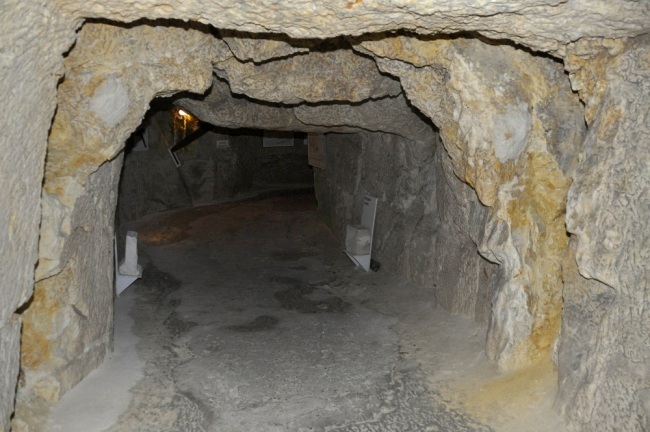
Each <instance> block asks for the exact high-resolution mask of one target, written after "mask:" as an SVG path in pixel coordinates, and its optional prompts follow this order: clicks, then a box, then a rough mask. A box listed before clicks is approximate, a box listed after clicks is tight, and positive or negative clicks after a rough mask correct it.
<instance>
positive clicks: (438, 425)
mask: <svg viewBox="0 0 650 432" xmlns="http://www.w3.org/2000/svg"><path fill="white" fill-rule="evenodd" d="M122 228H123V229H129V230H135V231H137V232H138V233H139V248H140V260H141V263H142V265H143V267H144V275H143V278H142V279H141V280H139V281H137V282H136V283H135V284H134V285H132V286H131V287H130V288H129V289H128V290H127V291H125V293H123V294H122V295H121V296H120V297H119V298H118V299H117V303H116V312H115V313H116V335H115V352H114V353H113V354H112V356H111V358H110V359H109V360H107V361H106V362H105V364H104V365H102V366H101V367H100V369H99V370H98V371H96V372H93V373H92V374H91V375H90V376H89V377H88V378H86V379H85V380H84V381H83V382H82V383H81V384H80V385H79V386H78V387H77V388H75V389H73V390H72V391H70V392H69V394H67V395H66V396H65V397H64V398H63V400H62V402H61V403H60V404H59V406H57V407H56V408H55V410H54V414H53V417H52V430H66V431H81V430H83V431H87V432H90V431H95V430H97V431H99V430H109V431H136V430H137V431H154V430H155V431H181V430H182V431H217V430H218V431H253V430H255V431H286V430H296V431H298V430H328V431H389V430H400V431H423V430H440V431H489V430H493V429H492V428H491V427H490V426H488V425H487V424H485V422H484V421H482V420H479V419H477V418H476V417H475V415H474V414H472V413H468V412H467V410H466V409H463V408H460V406H456V407H455V406H454V404H453V403H450V399H449V395H448V394H447V395H445V396H444V397H443V394H442V392H443V388H445V385H443V383H445V382H447V381H448V379H449V375H450V374H451V375H452V376H455V377H456V378H458V377H462V376H463V375H467V374H468V371H470V370H471V371H474V372H473V373H477V371H478V372H480V373H485V370H481V369H480V368H484V367H486V361H485V356H484V354H483V343H484V339H485V328H484V327H483V326H480V325H478V324H476V323H474V322H472V321H471V320H470V319H468V318H462V317H457V316H451V315H449V314H448V313H446V312H444V311H442V310H439V309H436V308H435V304H434V302H433V301H432V298H431V296H430V294H428V293H426V292H423V291H422V290H418V289H417V288H415V287H414V286H413V285H412V284H410V283H408V282H406V281H404V280H402V279H400V278H398V277H396V276H391V275H389V274H387V273H385V272H382V271H381V270H380V271H379V272H377V273H372V272H370V273H365V272H362V271H360V270H357V269H355V268H354V266H353V265H352V264H351V262H350V261H349V260H348V258H347V257H346V256H345V255H344V254H343V253H342V252H341V247H340V241H339V240H338V239H336V238H335V237H334V236H333V234H332V232H331V231H330V230H329V229H328V228H327V227H326V226H325V224H324V223H322V221H321V219H320V217H319V215H318V213H317V212H316V202H315V200H314V197H313V196H312V195H310V194H307V193H289V194H284V195H277V196H272V197H266V198H259V199H252V200H245V201H239V202H232V203H222V204H213V205H206V206H200V207H194V208H187V209H181V210H173V211H168V212H161V213H156V214H152V215H148V216H145V217H143V218H140V219H139V220H137V221H133V222H130V223H127V224H125V226H123V227H122ZM425 359H426V362H425V361H424V360H425ZM422 364H425V365H426V366H425V367H424V368H423V367H422ZM477 367H478V368H479V369H477ZM475 382H476V381H475ZM431 383H437V384H435V385H432V384H431ZM98 388H101V389H103V390H102V391H101V392H97V389H98ZM538 396H539V395H538ZM502 408H503V407H502ZM518 409H524V411H523V413H524V414H525V415H524V417H525V418H526V419H527V420H528V421H530V420H531V416H533V415H538V414H539V412H540V408H539V407H537V411H536V412H535V411H533V410H530V411H525V409H526V408H525V407H524V406H523V405H522V404H520V405H518ZM543 410H544V408H542V410H541V411H543ZM500 414H501V415H504V414H505V412H502V413H500ZM520 414H521V413H520ZM546 414H547V415H549V414H550V415H551V417H550V418H557V416H555V415H554V414H552V413H550V412H546ZM549 423H551V422H547V423H545V424H543V427H544V428H546V429H544V428H540V429H539V430H562V429H558V428H557V427H558V426H559V423H555V424H551V425H550V426H549ZM548 427H550V429H548ZM528 430H533V429H528Z"/></svg>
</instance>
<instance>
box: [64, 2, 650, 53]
mask: <svg viewBox="0 0 650 432" xmlns="http://www.w3.org/2000/svg"><path fill="white" fill-rule="evenodd" d="M61 9H62V11H63V12H64V13H65V14H67V15H68V16H70V17H73V18H112V19H116V20H120V21H135V20H138V19H140V18H151V19H155V18H172V17H173V18H177V19H183V20H191V21H198V22H202V23H209V24H212V25H213V26H214V27H216V28H220V29H221V28H225V29H231V30H237V31H248V32H256V33H269V32H270V33H284V34H287V35H289V36H291V37H293V38H296V39H301V38H310V37H311V38H328V37H336V36H340V35H362V34H367V33H379V32H383V31H395V30H398V29H402V30H412V31H414V32H418V33H421V34H435V33H448V34H449V33H456V32H463V31H473V32H480V33H481V34H482V35H485V36H487V37H491V38H494V39H497V40H498V39H503V38H505V37H507V38H508V39H510V40H513V41H515V42H517V43H519V44H522V45H524V46H527V47H531V48H534V49H536V50H539V51H545V52H551V51H556V52H558V53H559V54H562V53H563V52H564V48H565V47H566V45H567V44H568V43H570V42H573V41H576V40H578V39H581V38H600V37H608V38H621V37H626V36H635V35H639V34H643V33H645V32H648V30H650V26H649V25H648V22H650V20H649V19H648V18H650V5H648V4H647V3H646V2H643V1H638V2H637V1H627V0H612V1H609V2H607V3H603V2H602V1H600V0H583V1H580V2H574V1H563V0H534V1H530V0H516V1H509V2H507V3H504V2H486V1H483V0H461V1H455V2H453V3H450V2H413V1H410V0H394V1H386V2H369V1H365V2H364V1H363V0H352V1H341V2H334V3H333V2H331V1H330V0H318V1H311V0H299V1H292V2H290V3H283V4H282V6H281V7H279V6H278V3H277V2H276V0H262V1H259V2H255V4H246V6H245V7H244V6H243V5H242V4H238V3H234V4H233V3H231V2H228V1H224V0H220V1H219V2H218V3H210V4H209V6H207V5H206V3H205V2H204V1H203V0H191V1H187V2H184V3H183V5H182V6H178V7H174V8H172V7H171V6H170V5H169V3H168V2H166V1H161V0H148V1H147V2H146V3H132V4H131V3H127V4H125V3H124V2H122V1H119V0H110V1H99V0H93V1H89V2H84V3H82V4H80V3H77V2H64V3H63V4H62V5H61ZM578 19H579V23H580V25H576V20H578Z"/></svg>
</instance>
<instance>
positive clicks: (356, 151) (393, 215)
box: [316, 133, 497, 323]
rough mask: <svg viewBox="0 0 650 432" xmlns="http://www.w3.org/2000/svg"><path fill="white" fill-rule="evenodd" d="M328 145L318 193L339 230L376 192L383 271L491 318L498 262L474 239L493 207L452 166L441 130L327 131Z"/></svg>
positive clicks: (453, 306)
mask: <svg viewBox="0 0 650 432" xmlns="http://www.w3.org/2000/svg"><path fill="white" fill-rule="evenodd" d="M326 145H327V150H326V155H327V168H326V169H325V170H316V197H317V199H318V203H319V211H320V212H321V213H322V214H324V215H325V218H326V220H327V222H328V224H329V225H330V226H332V227H333V229H334V232H335V233H336V234H337V236H338V237H339V238H341V239H342V238H344V236H345V230H346V226H347V225H348V224H355V223H358V222H359V218H360V215H361V201H362V199H363V195H364V194H370V195H372V196H376V197H378V198H379V203H378V207H377V217H376V221H375V237H374V240H373V251H372V253H373V259H375V260H377V261H379V262H380V263H381V264H382V271H392V272H394V273H397V274H400V275H402V276H404V277H406V278H408V279H409V280H410V281H412V282H413V283H415V284H416V285H417V286H418V287H419V288H421V289H424V290H427V291H430V292H431V293H432V294H433V295H434V296H435V299H436V303H437V305H438V306H440V307H442V308H444V309H446V310H448V311H450V312H452V313H459V314H463V315H466V316H472V317H474V318H475V319H476V320H477V321H479V322H483V323H487V322H488V321H489V316H490V310H491V300H492V296H493V294H494V290H495V287H496V285H497V284H496V282H497V277H496V267H497V266H495V265H494V264H491V263H489V262H488V261H486V260H485V259H484V258H483V257H481V256H480V255H479V253H478V251H477V246H476V242H477V241H478V240H477V239H480V236H481V235H482V234H483V230H484V226H485V219H486V215H487V212H486V211H485V207H484V206H483V205H482V204H480V202H479V201H478V199H477V198H476V194H475V193H474V191H473V190H472V189H471V188H470V187H469V186H467V185H465V184H464V183H462V182H461V181H460V180H459V179H458V178H456V177H455V175H454V174H453V172H452V170H451V168H450V165H451V162H450V161H449V156H448V155H447V154H446V152H445V150H444V148H443V147H442V146H441V145H440V143H439V140H437V139H436V135H433V134H431V135H430V142H420V143H418V142H412V141H409V140H405V139H403V138H401V137H399V136H397V135H391V134H384V133H360V134H356V135H328V138H327V144H326ZM444 165H446V166H447V169H445V166H444ZM459 264H460V266H459Z"/></svg>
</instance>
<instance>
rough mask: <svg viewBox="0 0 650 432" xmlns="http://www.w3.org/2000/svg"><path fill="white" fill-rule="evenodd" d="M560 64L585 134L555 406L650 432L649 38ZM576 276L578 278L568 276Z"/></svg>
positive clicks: (572, 213) (592, 420) (572, 199)
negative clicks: (582, 115) (583, 110)
mask: <svg viewBox="0 0 650 432" xmlns="http://www.w3.org/2000/svg"><path fill="white" fill-rule="evenodd" d="M575 50H576V51H575V52H576V54H582V55H583V56H584V57H583V58H580V57H578V56H577V55H574V56H572V57H571V58H570V61H569V62H567V67H568V69H569V70H570V71H571V80H572V83H573V85H574V87H575V88H576V89H577V90H579V91H580V96H581V98H583V100H585V102H586V104H587V121H588V122H589V133H588V134H587V136H586V138H585V141H584V143H583V146H582V148H581V152H580V156H579V160H580V163H579V164H578V165H577V168H576V170H575V172H574V173H573V179H574V181H573V184H572V185H571V188H570V190H569V196H568V203H567V229H568V231H569V232H571V233H572V238H573V240H572V242H573V245H574V248H573V250H574V251H575V255H574V254H571V255H570V256H569V257H567V265H566V268H565V274H567V285H566V287H565V312H564V317H563V328H562V339H561V345H560V351H559V374H560V383H561V387H560V394H559V396H558V404H559V406H560V408H561V409H562V411H563V412H565V413H566V415H567V416H568V418H569V419H570V420H571V421H572V422H573V424H575V425H577V424H581V425H583V427H585V428H586V429H594V430H595V429H598V430H603V431H615V430H626V431H645V430H648V428H650V342H649V341H650V338H649V337H648V329H650V307H649V306H650V287H649V286H648V281H649V280H650V264H649V257H650V229H649V227H648V214H650V146H649V143H650V115H649V109H648V101H649V100H650V38H649V37H647V36H645V37H643V38H637V39H632V40H629V41H628V42H627V43H624V44H610V45H609V46H605V47H601V49H600V50H599V52H597V53H596V54H593V55H584V53H582V52H581V47H579V46H578V47H575ZM578 272H579V273H580V275H581V276H579V275H578V274H577V273H578Z"/></svg>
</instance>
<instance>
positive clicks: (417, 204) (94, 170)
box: [0, 0, 650, 431]
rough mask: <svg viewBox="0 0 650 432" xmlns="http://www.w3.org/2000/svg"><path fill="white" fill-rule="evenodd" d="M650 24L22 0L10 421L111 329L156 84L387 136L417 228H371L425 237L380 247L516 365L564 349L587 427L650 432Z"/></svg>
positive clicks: (292, 122)
mask: <svg viewBox="0 0 650 432" xmlns="http://www.w3.org/2000/svg"><path fill="white" fill-rule="evenodd" d="M89 19H95V20H99V21H94V22H86V24H85V25H84V26H83V28H82V25H83V24H84V22H85V21H86V20H89ZM143 19H155V20H159V21H153V22H147V21H142V20H143ZM103 20H108V22H107V21H103ZM138 20H141V21H138ZM165 20H171V21H165ZM111 21H112V22H113V23H112V24H111V23H110V22H111ZM187 21H190V22H193V23H194V24H186V22H187ZM117 23H131V24H128V25H124V24H121V25H116V24H117ZM197 23H200V24H197ZM577 23H578V24H577ZM649 23H650V5H649V4H648V3H647V2H642V1H627V0H614V1H610V2H601V1H597V0H584V1H580V2H575V1H562V0H535V1H533V2H531V1H513V2H508V3H507V4H504V3H503V2H483V1H481V2H479V1H478V0H463V1H460V2H454V4H453V5H450V4H448V2H406V1H384V2H371V1H355V2H348V1H342V2H334V3H333V2H331V1H322V0H321V1H315V2H314V1H310V2H307V1H302V0H295V1H287V2H284V3H281V4H280V3H278V2H275V1H270V0H262V1H260V2H255V3H254V4H252V3H250V2H248V3H243V2H234V1H225V0H224V1H217V2H204V1H201V0H192V1H187V2H183V4H182V5H178V6H176V7H173V6H170V5H169V3H168V2H167V3H166V2H159V1H157V0H148V1H145V2H135V3H125V2H121V1H112V0H111V1H101V2H100V1H95V0H92V1H86V2H69V1H65V0H57V1H46V0H36V1H32V2H18V1H12V0H10V1H9V2H7V3H6V4H5V5H4V6H3V8H2V10H1V11H0V26H1V27H2V28H3V32H2V35H0V68H1V69H2V78H3V79H2V80H0V90H2V94H4V95H5V96H6V99H5V103H4V104H3V106H2V108H0V110H2V116H0V119H1V120H0V122H2V123H1V125H0V126H1V127H0V146H1V149H2V152H3V157H2V158H0V184H2V188H0V222H1V223H0V226H2V230H0V255H1V256H0V263H2V264H0V266H2V267H1V270H2V274H3V278H2V280H0V294H1V295H2V298H3V302H2V304H1V305H0V430H2V429H4V430H8V428H9V424H10V419H11V416H12V413H13V412H14V409H16V416H15V421H14V428H15V429H16V430H19V429H20V428H22V430H28V428H31V429H33V430H36V428H37V423H38V417H37V415H38V412H37V411H38V410H39V409H40V408H42V409H46V407H47V405H48V403H51V402H52V401H54V400H56V399H58V398H59V397H60V396H61V394H62V393H63V392H65V391H66V390H67V389H69V388H70V387H71V386H72V385H74V384H75V383H76V382H78V381H79V380H80V379H81V378H83V376H84V375H85V374H87V373H88V372H89V371H90V370H91V369H92V368H94V367H95V366H96V365H97V364H99V362H101V360H102V358H103V356H104V355H105V353H106V352H107V350H109V349H110V334H111V325H112V324H111V319H110V315H111V313H110V310H111V307H112V302H111V301H112V297H111V293H112V280H111V277H112V276H111V274H112V269H110V264H109V261H110V259H109V257H111V256H112V250H111V248H112V229H113V228H112V218H113V214H114V211H115V197H116V194H115V192H116V183H117V180H118V178H117V177H118V175H117V173H118V172H119V169H120V165H121V153H120V152H121V149H122V147H123V143H124V141H125V139H126V138H127V137H128V136H129V134H130V133H131V132H132V131H133V130H134V129H135V128H136V127H137V125H138V124H139V123H140V121H141V119H142V117H143V116H144V114H145V112H146V110H147V107H148V104H149V102H150V101H151V99H152V98H154V97H155V96H158V95H170V94H173V93H176V92H180V91H191V92H195V93H199V94H200V93H204V92H205V91H206V90H208V88H209V87H210V86H212V90H211V93H210V94H208V95H207V96H206V98H205V99H201V98H198V99H197V98H192V99H188V100H187V104H188V105H191V104H193V108H194V109H195V110H196V115H197V116H199V117H200V118H202V119H203V120H205V121H209V122H211V123H214V124H215V125H223V126H226V124H225V123H229V124H230V125H231V126H232V125H234V124H239V127H244V126H245V127H261V128H269V129H280V130H282V129H284V130H302V131H306V132H344V133H359V135H358V136H357V138H354V139H353V140H360V141H359V142H358V144H359V145H360V147H359V148H357V149H356V150H354V151H359V152H361V153H363V152H365V154H368V155H371V156H372V155H373V154H374V153H372V151H373V149H371V145H372V143H373V140H374V141H377V142H379V143H380V147H383V148H384V150H386V151H395V152H397V153H395V155H396V156H399V157H400V158H403V159H400V160H397V161H390V162H389V165H390V166H392V167H393V168H394V170H395V171H394V172H395V173H399V177H398V178H401V179H402V181H403V182H404V183H403V184H404V188H405V189H404V190H405V191H407V192H408V193H407V194H406V195H405V196H402V197H400V196H399V194H397V191H394V192H395V193H394V194H393V196H392V198H395V200H394V201H396V202H398V201H399V198H404V197H406V198H408V199H407V200H406V201H404V200H403V201H402V204H401V205H402V207H396V208H394V209H393V210H394V212H395V214H401V215H402V216H400V217H403V218H404V219H403V220H404V221H405V226H404V227H403V228H400V227H399V226H398V225H397V224H395V226H394V227H393V228H392V230H390V231H387V232H386V233H383V235H384V236H385V237H384V238H381V241H380V242H379V243H378V247H382V248H385V249H384V250H385V251H388V250H389V247H388V246H387V245H399V244H406V243H408V242H413V241H415V242H416V247H415V248H414V250H416V251H420V252H417V253H415V254H413V255H408V256H405V257H403V258H401V259H397V258H396V259H395V260H393V259H392V258H391V257H390V255H389V254H387V252H386V253H385V252H383V251H381V250H380V251H379V253H380V255H381V254H382V253H384V254H385V255H384V256H385V261H386V265H387V266H388V267H389V268H392V269H393V271H397V272H403V273H404V274H405V275H407V276H408V277H410V278H412V279H413V280H415V281H418V283H421V284H423V286H426V285H427V284H431V281H438V283H436V286H435V287H434V292H435V295H436V298H437V300H438V302H439V304H440V305H441V306H443V307H446V308H448V309H450V310H453V311H456V312H458V313H464V314H468V315H474V317H475V318H476V319H478V320H479V321H488V322H489V326H490V327H489V333H488V340H487V343H486V351H487V353H488V355H489V356H490V357H491V358H492V359H493V360H494V361H495V362H496V363H497V364H498V365H499V367H500V368H501V369H502V370H504V371H507V370H512V369H516V368H519V367H523V366H525V365H527V364H530V363H531V362H534V361H537V360H543V359H549V358H551V356H554V357H555V358H556V360H557V368H558V374H559V382H560V391H559V394H558V399H557V405H558V409H559V410H560V411H561V412H562V413H564V415H565V418H566V419H567V422H568V424H569V426H570V427H571V428H572V429H573V430H583V431H587V430H606V431H615V430H630V431H643V430H647V429H648V427H649V426H648V421H649V420H648V417H649V414H648V412H649V411H650V393H649V392H650V385H649V382H650V379H649V376H650V371H649V370H648V368H649V365H650V346H649V345H648V340H650V338H649V337H648V335H649V332H650V322H649V316H648V311H649V310H650V307H649V301H650V300H649V298H648V292H649V290H648V262H649V260H648V257H650V252H649V249H648V245H649V244H650V239H649V238H648V237H649V231H650V230H649V229H648V222H647V221H648V220H649V218H648V214H649V213H650V198H649V197H650V194H649V193H648V189H649V186H648V185H649V184H650V178H649V177H650V170H649V169H648V165H649V162H648V161H649V160H650V146H649V145H648V144H649V141H650V140H649V135H650V132H649V127H648V125H649V124H650V122H649V121H648V100H650V87H649V84H648V82H649V80H648V74H649V70H650V66H649V63H650V61H649V56H650V40H649V39H648V36H647V35H648V33H649V31H650V24H649ZM80 28H81V30H80ZM216 29H221V30H223V34H219V32H218V31H217V30H216ZM393 31H399V33H397V34H393V33H390V32H393ZM383 32H389V33H383ZM461 32H462V35H460V33H461ZM328 38H338V39H336V40H326V39H328ZM351 64H353V65H355V67H354V68H352V69H350V68H349V67H347V65H351ZM323 70H327V73H326V74H323ZM565 72H568V74H567V73H565ZM352 81H358V82H359V85H358V86H350V85H349V84H350V82H352ZM324 83H326V84H327V85H321V84H324ZM572 90H573V91H572ZM574 91H575V92H574ZM579 99H580V100H579ZM217 100H221V101H223V102H225V103H226V104H228V106H230V107H233V109H237V110H238V112H240V113H242V114H244V115H245V116H244V117H242V118H240V119H238V118H236V117H235V116H233V115H229V114H228V112H226V111H227V110H226V109H221V110H220V109H219V108H218V106H221V105H219V104H217V103H214V102H215V101H217ZM211 101H212V102H213V103H211ZM413 107H414V108H415V109H416V110H413V109H412V108H413ZM417 111H419V113H418V112H417ZM414 116H415V117H417V118H419V116H423V117H426V118H427V119H425V120H426V121H415V120H414ZM431 123H432V124H433V125H435V127H436V128H437V129H438V130H439V132H440V137H441V144H437V142H438V141H437V138H436V134H435V133H434V132H433V129H432V128H431ZM263 124H264V125H265V126H263ZM372 133H375V135H372ZM413 143H415V144H413ZM390 149H393V150H390ZM395 149H397V150H395ZM348 151H351V150H350V149H347V148H344V147H341V152H342V153H341V154H342V155H344V154H345V152H348ZM46 154H47V158H46ZM377 163H378V164H379V165H380V166H381V164H383V163H384V162H382V161H377ZM386 163H388V162H386ZM372 166H377V164H374V165H372ZM358 169H359V170H360V171H359V172H362V171H363V170H365V171H366V172H368V173H369V174H370V173H372V172H373V168H372V167H371V165H367V166H365V167H363V166H358ZM408 169H412V170H413V172H404V171H405V170H408ZM427 170H430V171H431V172H430V173H429V174H430V175H428V176H426V175H425V173H427ZM332 175H334V174H332ZM423 178H429V179H430V182H425V181H423V180H422V179H423ZM322 180H323V181H324V182H329V183H327V184H330V185H332V184H335V183H336V181H337V180H336V178H330V179H327V178H323V179H322ZM391 180H392V179H391ZM356 184H359V185H362V187H367V188H368V189H369V190H370V189H374V190H378V189H381V185H380V184H378V183H377V184H372V181H370V182H369V183H367V184H366V185H364V184H363V182H358V183H356ZM434 189H435V191H434ZM386 191H387V196H388V192H390V190H389V188H386ZM391 193H392V192H391ZM331 196H332V199H331V201H330V202H332V203H334V202H336V200H337V199H338V198H336V197H337V196H339V197H340V196H342V195H337V194H331ZM411 196H414V197H416V199H414V200H413V202H412V203H411V206H414V207H410V206H408V205H407V204H408V201H409V200H410V198H409V197H411ZM335 198H336V199H335ZM452 199H455V201H456V202H455V203H454V204H452V205H447V204H446V203H450V202H451V201H450V200H452ZM345 202H346V207H341V208H340V209H338V210H336V211H333V212H332V213H330V216H331V220H332V224H333V226H334V227H336V226H337V225H336V224H341V223H342V222H341V217H342V216H339V215H345V216H347V213H346V212H348V210H347V209H348V208H350V209H351V208H352V207H353V206H354V203H353V202H350V201H349V200H348V201H345ZM400 212H401V213H400ZM417 215H421V216H424V217H423V218H422V221H423V222H419V221H416V222H415V223H416V226H415V227H413V226H411V224H412V223H413V220H414V219H409V218H413V217H414V216H417ZM385 222H390V221H388V220H386V221H385ZM387 226H390V224H388V225H387ZM455 238H461V239H462V240H458V241H454V239H455ZM391 242H392V243H391ZM441 247H446V248H447V249H450V250H453V251H454V253H455V254H457V256H458V257H459V258H458V259H462V260H463V262H464V263H466V265H467V266H468V268H473V269H477V270H479V273H480V270H481V269H485V272H483V274H485V275H486V276H485V279H480V278H479V279H475V280H473V281H469V282H470V283H468V284H466V286H468V287H470V291H471V290H473V291H471V292H473V293H474V295H473V296H472V297H469V298H472V299H474V300H472V301H471V302H469V304H463V303H462V297H463V296H458V291H454V289H453V287H454V286H459V284H460V283H461V282H458V281H455V280H454V277H460V276H458V274H454V272H453V271H451V270H450V265H449V263H445V261H444V260H439V259H438V260H437V259H433V258H432V251H436V250H438V249H439V248H441ZM474 248H475V249H474ZM434 258H435V257H434ZM466 273H467V274H470V273H471V271H467V272H466ZM459 274H461V275H462V274H465V272H464V271H463V272H461V273H459ZM436 278H437V279H436ZM459 280H464V279H463V278H462V277H460V279H459ZM463 283H464V282H463ZM429 286H430V285H429ZM488 302H489V304H490V307H489V308H488V307H487V304H488ZM21 332H22V341H20V339H21ZM19 345H20V348H19ZM80 353H83V355H80ZM21 358H22V360H21ZM19 362H20V364H19ZM19 368H20V369H21V371H22V373H21V377H20V382H19V380H18V376H19ZM17 384H18V404H17V406H16V408H14V407H15V401H16V391H15V389H16V387H17ZM30 410H32V411H33V412H32V411H30ZM34 410H35V411H34Z"/></svg>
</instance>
